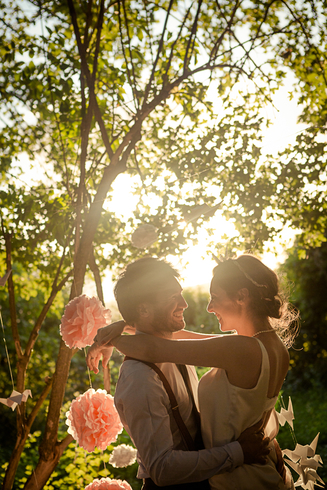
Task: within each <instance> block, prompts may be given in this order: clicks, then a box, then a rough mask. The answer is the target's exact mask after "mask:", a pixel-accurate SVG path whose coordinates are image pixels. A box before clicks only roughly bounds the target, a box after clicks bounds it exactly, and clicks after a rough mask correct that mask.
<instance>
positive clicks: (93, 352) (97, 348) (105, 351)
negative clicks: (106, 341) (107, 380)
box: [86, 342, 114, 374]
mask: <svg viewBox="0 0 327 490" xmlns="http://www.w3.org/2000/svg"><path fill="white" fill-rule="evenodd" d="M113 349H114V348H113V346H112V345H99V344H98V342H94V343H93V344H92V345H91V347H90V348H89V350H88V353H87V356H86V364H87V365H88V367H89V369H90V370H91V371H94V372H95V374H97V373H98V372H99V362H100V359H101V357H102V366H103V368H105V367H106V366H107V364H108V362H109V359H110V357H111V355H112V351H113Z"/></svg>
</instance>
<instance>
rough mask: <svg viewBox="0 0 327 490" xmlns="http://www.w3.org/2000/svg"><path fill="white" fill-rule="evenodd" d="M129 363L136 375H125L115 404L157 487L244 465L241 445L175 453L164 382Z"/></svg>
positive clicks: (148, 369) (133, 373) (121, 378)
mask: <svg viewBox="0 0 327 490" xmlns="http://www.w3.org/2000/svg"><path fill="white" fill-rule="evenodd" d="M127 362H128V363H132V362H133V363H134V366H133V371H131V370H130V369H129V370H128V374H126V375H125V373H124V371H123V372H122V373H121V376H120V379H119V382H118V384H117V388H116V394H115V404H116V407H117V410H118V412H119V415H120V417H121V420H122V422H123V424H124V426H125V428H126V430H127V432H129V434H130V436H131V438H132V439H133V441H134V444H135V446H136V447H137V449H138V452H139V456H140V458H141V460H142V463H143V465H144V467H145V468H146V471H147V474H148V476H150V477H151V478H152V480H153V481H154V482H155V483H156V484H157V485H172V484H174V483H175V484H178V483H190V482H195V481H202V480H205V479H206V478H210V477H211V476H213V475H215V474H216V473H220V472H225V471H232V470H233V469H234V468H236V467H237V466H239V465H241V464H242V463H243V452H242V449H241V446H240V444H239V443H238V442H232V443H229V444H227V445H226V446H224V447H221V448H212V449H203V450H201V451H183V450H176V449H173V447H174V441H173V436H172V433H171V419H170V416H169V410H170V404H169V399H168V396H167V395H166V393H165V391H164V389H163V386H162V383H161V381H160V380H159V378H158V377H157V375H156V374H155V373H154V372H152V370H151V371H150V368H148V367H147V366H144V365H143V366H144V369H143V368H141V369H138V370H137V371H135V370H134V367H135V368H136V364H137V363H136V362H134V361H127ZM124 370H125V369H124Z"/></svg>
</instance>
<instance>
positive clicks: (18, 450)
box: [2, 430, 29, 490]
mask: <svg viewBox="0 0 327 490" xmlns="http://www.w3.org/2000/svg"><path fill="white" fill-rule="evenodd" d="M28 434H29V430H25V431H24V432H23V434H22V436H21V437H20V438H18V437H17V440H16V444H15V448H14V450H13V452H12V455H11V458H10V460H9V464H8V470H7V471H6V474H5V478H4V480H3V484H2V490H11V489H12V487H13V484H14V481H15V475H16V471H17V467H18V464H19V460H20V457H21V455H22V452H23V450H24V447H25V442H26V439H27V437H28Z"/></svg>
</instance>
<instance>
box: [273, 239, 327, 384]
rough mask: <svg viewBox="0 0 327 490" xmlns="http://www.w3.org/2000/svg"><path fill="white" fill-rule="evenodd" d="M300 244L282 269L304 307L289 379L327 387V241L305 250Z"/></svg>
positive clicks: (294, 297) (293, 299)
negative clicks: (326, 297) (326, 293)
mask: <svg viewBox="0 0 327 490" xmlns="http://www.w3.org/2000/svg"><path fill="white" fill-rule="evenodd" d="M303 251H304V250H303V247H302V246H300V245H297V246H296V247H295V248H294V249H293V250H292V251H291V253H290V254H289V257H288V258H287V260H286V262H285V264H284V265H283V267H282V270H283V271H284V272H285V273H286V274H287V277H288V280H289V281H291V282H292V289H293V290H292V294H291V298H290V299H291V302H292V303H293V304H294V305H295V306H296V307H297V308H298V309H299V310H300V315H301V328H300V331H299V335H298V337H297V339H296V342H295V344H294V348H293V349H291V350H290V356H291V371H290V373H289V383H291V384H294V387H298V388H299V389H308V388H310V387H314V388H316V389H325V388H326V380H327V371H326V369H327V366H326V358H327V307H326V300H325V291H326V287H327V275H326V270H327V245H326V243H322V244H321V246H320V247H318V248H311V249H310V248H309V249H307V250H305V254H306V255H305V258H299V254H300V255H301V256H302V252H303Z"/></svg>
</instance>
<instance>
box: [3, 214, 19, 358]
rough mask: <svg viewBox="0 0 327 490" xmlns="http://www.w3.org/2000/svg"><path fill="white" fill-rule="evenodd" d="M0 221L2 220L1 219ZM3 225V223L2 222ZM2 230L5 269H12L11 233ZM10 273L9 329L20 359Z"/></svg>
mask: <svg viewBox="0 0 327 490" xmlns="http://www.w3.org/2000/svg"><path fill="white" fill-rule="evenodd" d="M1 222H2V220H1ZM2 227H3V224H2ZM2 231H3V236H4V239H5V244H6V266H7V271H9V270H10V269H12V264H11V237H12V234H11V233H6V232H5V231H4V228H2ZM12 276H13V275H12V273H11V274H10V276H9V277H8V280H7V284H8V295H9V310H10V322H11V330H12V336H13V339H14V343H15V350H16V354H17V357H18V360H21V359H22V358H23V351H22V347H21V342H20V337H19V333H18V327H17V313H16V302H15V289H14V281H13V277H12Z"/></svg>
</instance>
